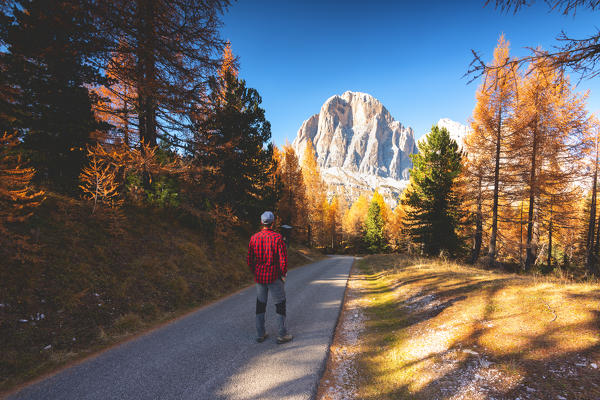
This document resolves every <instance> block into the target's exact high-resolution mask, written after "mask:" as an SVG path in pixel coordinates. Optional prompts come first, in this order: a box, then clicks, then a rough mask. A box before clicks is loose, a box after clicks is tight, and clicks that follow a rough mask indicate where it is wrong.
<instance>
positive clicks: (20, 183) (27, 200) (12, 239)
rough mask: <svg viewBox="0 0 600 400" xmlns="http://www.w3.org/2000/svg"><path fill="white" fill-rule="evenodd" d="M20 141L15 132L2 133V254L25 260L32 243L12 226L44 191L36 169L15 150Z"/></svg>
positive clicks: (26, 215)
mask: <svg viewBox="0 0 600 400" xmlns="http://www.w3.org/2000/svg"><path fill="white" fill-rule="evenodd" d="M18 144H19V139H18V138H17V135H16V134H14V133H13V134H8V133H6V132H5V133H3V134H2V135H0V255H1V256H2V259H3V260H17V261H21V262H22V261H23V260H24V259H26V258H27V257H28V255H27V251H28V250H29V249H30V247H29V243H28V241H27V240H26V238H25V237H23V236H22V235H20V234H17V233H15V232H14V231H13V230H11V229H10V225H11V224H14V223H19V222H23V221H25V220H26V219H27V218H29V217H30V216H31V215H32V214H33V211H34V210H35V208H36V207H38V206H39V205H40V204H41V203H42V201H43V200H44V197H45V196H44V195H45V193H44V191H42V190H38V189H36V188H35V187H34V185H33V183H32V180H33V177H34V176H35V170H34V169H33V168H30V167H27V166H25V165H24V163H23V162H22V160H21V156H20V154H19V153H18V152H17V151H16V148H17V146H18ZM2 272H8V271H2Z"/></svg>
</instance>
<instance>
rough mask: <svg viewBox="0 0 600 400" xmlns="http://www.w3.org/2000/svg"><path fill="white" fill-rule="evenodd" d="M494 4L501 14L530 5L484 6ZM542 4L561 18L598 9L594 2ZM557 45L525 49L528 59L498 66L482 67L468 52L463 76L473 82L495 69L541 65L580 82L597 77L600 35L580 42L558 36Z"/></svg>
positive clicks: (524, 0) (519, 1) (512, 0)
mask: <svg viewBox="0 0 600 400" xmlns="http://www.w3.org/2000/svg"><path fill="white" fill-rule="evenodd" d="M488 3H492V4H495V6H496V8H499V9H501V10H502V11H514V12H515V13H516V12H518V11H520V10H521V9H522V8H524V7H528V6H531V5H532V4H533V3H534V2H533V1H528V0H494V1H491V0H487V1H486V4H488ZM545 3H546V4H547V5H548V7H549V8H550V11H558V12H560V13H562V14H563V15H571V14H572V15H573V16H575V15H576V13H577V10H578V9H582V8H584V9H585V8H587V9H590V10H596V9H597V8H598V1H597V0H547V1H545ZM556 40H557V42H558V45H557V46H554V48H553V51H546V50H543V49H541V48H533V47H531V48H529V50H530V51H531V54H530V55H528V56H524V57H520V58H516V59H512V60H508V59H507V60H506V62H505V63H503V64H502V65H500V66H498V65H492V64H486V63H485V62H484V61H483V60H482V59H481V57H480V56H479V54H478V53H477V52H476V51H474V50H472V52H473V56H474V57H473V61H472V62H471V65H470V67H469V70H468V71H467V73H466V75H470V76H472V77H473V80H475V79H477V78H478V77H479V76H482V75H485V74H487V73H488V72H489V71H490V70H493V69H495V68H498V67H500V68H503V67H505V66H507V65H509V64H510V65H511V66H513V67H516V68H519V67H520V66H523V65H526V64H528V63H537V62H544V63H545V64H547V65H549V66H552V67H553V68H556V69H557V70H559V71H560V73H561V74H562V73H563V72H564V71H565V70H566V69H570V70H572V71H574V72H576V73H578V74H579V75H580V76H581V77H582V78H593V77H596V76H598V74H600V69H599V68H598V65H597V64H598V61H599V60H600V31H599V30H598V29H596V32H595V33H594V34H592V35H589V36H587V37H584V38H574V37H569V36H567V34H566V33H564V32H561V33H560V34H559V35H558V37H557V38H556Z"/></svg>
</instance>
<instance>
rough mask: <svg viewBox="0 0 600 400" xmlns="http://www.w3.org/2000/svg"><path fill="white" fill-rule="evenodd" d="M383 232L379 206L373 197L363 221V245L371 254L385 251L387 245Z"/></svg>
mask: <svg viewBox="0 0 600 400" xmlns="http://www.w3.org/2000/svg"><path fill="white" fill-rule="evenodd" d="M383 230H384V220H383V215H382V210H381V206H380V205H379V202H378V201H377V199H376V198H375V197H374V198H373V200H371V205H370V206H369V211H368V212H367V219H366V220H365V245H366V246H367V248H368V249H369V250H370V251H371V252H373V253H381V252H382V251H385V250H386V247H387V244H386V240H385V235H384V231H383Z"/></svg>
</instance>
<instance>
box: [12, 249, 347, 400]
mask: <svg viewBox="0 0 600 400" xmlns="http://www.w3.org/2000/svg"><path fill="white" fill-rule="evenodd" d="M352 261H353V258H352V257H341V256H339V257H338V256H335V257H330V258H327V259H325V260H322V261H319V262H316V263H313V264H310V265H308V266H305V267H302V268H298V269H294V270H292V271H290V272H289V274H288V281H287V283H286V292H287V307H288V310H287V311H288V325H289V330H290V332H291V333H292V334H293V335H294V340H293V341H292V342H290V343H285V344H282V345H277V344H276V343H275V337H276V326H277V325H276V321H275V318H274V314H275V312H274V311H275V310H274V309H275V307H274V305H273V303H272V302H271V299H269V304H268V306H267V332H268V333H269V334H270V336H269V338H268V339H267V340H266V341H265V342H263V343H256V342H255V341H254V335H255V332H254V307H255V303H256V300H255V297H256V296H255V291H254V287H252V288H248V289H246V290H244V291H242V292H240V293H237V294H235V295H233V296H230V297H228V298H226V299H224V300H222V301H219V302H217V303H215V304H212V305H210V306H208V307H205V308H203V309H201V310H199V311H197V312H195V313H193V314H191V315H189V316H187V317H186V318H183V319H181V320H179V321H177V322H175V323H172V324H170V325H167V326H165V327H163V328H161V329H158V330H156V331H154V332H152V333H150V334H147V335H145V336H142V337H140V338H138V339H136V340H134V341H131V342H128V343H125V344H123V345H121V346H119V347H116V348H114V349H111V350H110V351H107V352H104V353H102V354H100V355H99V356H98V357H96V358H93V359H91V360H89V361H86V362H85V363H82V364H80V365H77V366H74V367H71V368H69V369H66V370H64V371H62V372H61V373H59V374H57V375H54V376H52V377H50V378H48V379H46V380H44V381H42V382H39V383H37V384H35V385H33V386H30V387H27V388H25V389H23V390H22V391H20V392H19V393H17V394H15V395H14V396H12V397H10V398H11V399H44V400H46V399H78V400H79V399H81V400H83V399H206V400H213V399H235V400H242V399H244V400H246V399H261V400H263V399H264V400H266V399H277V400H282V399H310V398H312V397H313V396H314V394H315V391H316V387H317V383H318V379H319V377H320V375H321V373H322V369H323V368H324V364H325V359H326V354H327V349H328V347H329V344H330V343H331V338H332V335H333V330H334V328H335V324H336V321H337V318H338V315H339V311H340V306H341V302H342V298H343V294H344V290H345V287H346V280H347V278H348V273H349V270H350V266H351V265H352Z"/></svg>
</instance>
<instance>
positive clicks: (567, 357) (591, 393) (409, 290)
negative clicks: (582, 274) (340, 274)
mask: <svg viewBox="0 0 600 400" xmlns="http://www.w3.org/2000/svg"><path fill="white" fill-rule="evenodd" d="M346 296H347V297H346V304H345V305H344V309H343V313H342V315H341V317H340V318H341V319H340V322H339V324H338V329H337V331H336V335H335V338H334V341H333V344H332V346H331V356H330V359H329V360H328V364H327V370H326V372H325V374H324V376H323V378H322V380H321V385H320V388H319V392H318V396H317V398H318V399H327V400H334V399H404V398H406V399H492V398H493V399H516V398H519V399H558V400H561V399H599V398H600V312H599V311H598V310H600V287H599V286H598V285H597V284H584V283H577V284H576V283H564V282H558V281H552V280H548V279H543V278H535V277H523V276H517V275H511V274H501V273H494V272H490V271H483V270H480V269H476V268H470V267H466V266H463V265H458V264H454V263H447V262H442V261H439V260H428V259H413V258H408V257H403V256H398V255H377V256H369V257H366V258H364V259H362V260H359V261H358V263H357V265H356V266H355V268H354V270H353V273H352V278H351V279H350V281H349V286H348V292H347V295H346Z"/></svg>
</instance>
